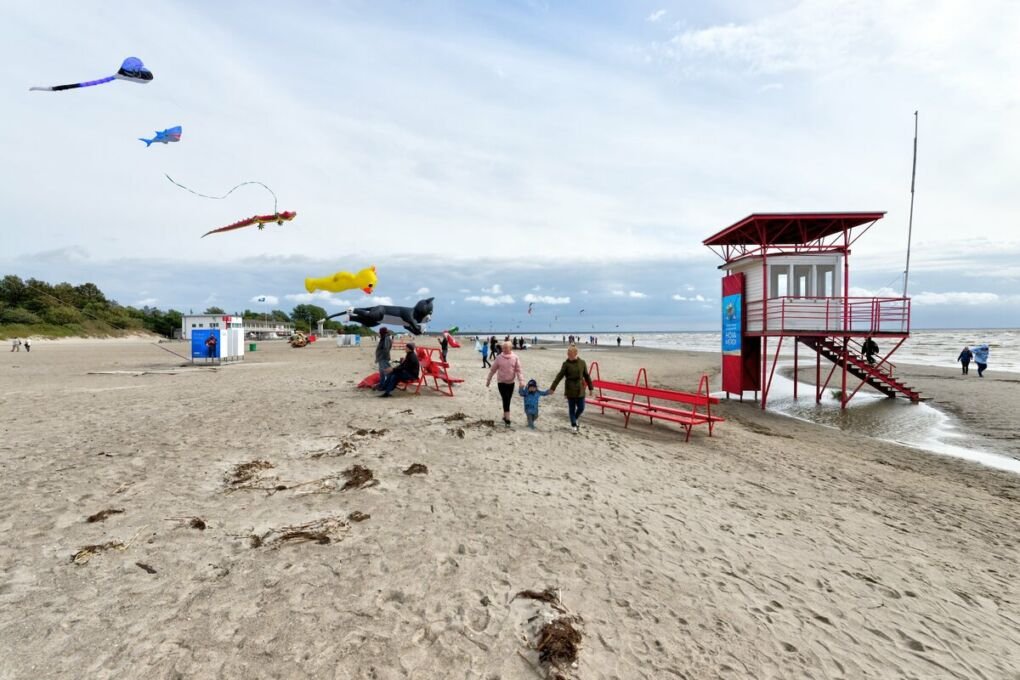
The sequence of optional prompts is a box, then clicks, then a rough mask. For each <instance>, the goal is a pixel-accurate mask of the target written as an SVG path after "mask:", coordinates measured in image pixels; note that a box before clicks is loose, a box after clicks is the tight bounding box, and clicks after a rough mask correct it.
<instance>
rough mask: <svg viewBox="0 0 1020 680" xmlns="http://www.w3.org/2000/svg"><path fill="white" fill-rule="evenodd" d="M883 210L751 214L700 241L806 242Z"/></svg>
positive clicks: (708, 243) (879, 215)
mask: <svg viewBox="0 0 1020 680" xmlns="http://www.w3.org/2000/svg"><path fill="white" fill-rule="evenodd" d="M884 216H885V211H882V212H828V213H753V214H751V215H748V216H747V217H745V218H744V219H742V220H740V221H739V222H737V223H736V224H732V225H730V226H728V227H726V228H725V229H723V230H722V231H720V232H719V233H717V234H715V235H714V236H710V237H708V238H707V239H705V240H704V241H703V243H704V244H705V245H706V246H709V247H711V246H735V245H756V246H761V247H765V246H771V245H797V244H807V243H813V242H815V241H818V240H819V239H823V238H825V237H826V236H831V235H833V234H841V233H843V232H844V231H849V230H850V229H852V228H854V227H859V226H861V225H863V224H870V223H873V222H876V221H878V220H880V219H882V217H884Z"/></svg>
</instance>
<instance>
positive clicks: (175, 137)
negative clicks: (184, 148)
mask: <svg viewBox="0 0 1020 680" xmlns="http://www.w3.org/2000/svg"><path fill="white" fill-rule="evenodd" d="M138 141H139V142H145V148H149V147H150V146H152V143H153V142H160V143H162V144H169V143H170V142H179V141H181V126H180V125H178V126H177V127H172V128H167V129H166V130H163V131H162V132H161V131H159V130H156V136H155V137H153V138H152V139H145V138H144V137H139V138H138Z"/></svg>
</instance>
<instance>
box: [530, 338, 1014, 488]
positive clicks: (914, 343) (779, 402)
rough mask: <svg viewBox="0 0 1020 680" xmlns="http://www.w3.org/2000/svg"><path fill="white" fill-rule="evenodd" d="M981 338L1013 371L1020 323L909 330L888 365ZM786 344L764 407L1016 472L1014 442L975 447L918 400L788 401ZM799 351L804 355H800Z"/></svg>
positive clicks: (648, 342)
mask: <svg viewBox="0 0 1020 680" xmlns="http://www.w3.org/2000/svg"><path fill="white" fill-rule="evenodd" d="M619 337H620V338H621V339H622V341H623V342H622V344H623V345H624V346H628V345H629V344H630V340H631V338H632V337H633V338H634V344H635V345H636V346H638V347H654V348H659V349H672V350H688V351H694V352H714V353H718V352H719V351H720V345H721V342H722V338H721V335H720V333H718V332H688V333H619ZM538 338H539V340H545V341H555V342H559V341H560V340H561V339H562V334H559V335H542V334H539V335H538ZM598 338H599V344H600V345H605V346H615V345H616V338H617V334H616V333H612V334H609V333H599V334H598ZM586 340H587V338H586V337H585V338H582V341H586ZM886 342H888V341H886ZM981 343H987V344H988V346H989V347H990V352H989V364H988V367H989V370H990V371H993V372H994V371H1008V372H1020V329H1001V328H985V329H968V330H922V331H914V332H913V333H911V336H910V338H908V339H907V341H906V342H905V343H904V344H903V346H902V347H900V348H899V349H898V350H897V351H896V354H894V355H893V363H901V364H918V365H924V366H948V367H954V366H957V365H958V364H957V363H956V357H957V356H959V354H960V350H961V349H963V346H964V345H965V344H967V345H976V344H981ZM880 344H882V343H880ZM773 346H774V345H773ZM792 347H793V344H792V343H791V342H789V341H787V343H785V345H784V348H783V352H782V353H780V363H779V366H778V370H776V373H775V377H774V380H773V384H772V390H771V393H770V395H769V410H771V411H773V412H775V413H780V414H783V415H786V416H789V417H791V418H797V419H799V420H805V421H809V422H812V423H816V424H818V425H822V426H825V427H831V428H834V429H839V430H845V431H850V432H855V433H857V434H862V435H866V436H869V437H874V438H875V439H881V440H885V441H891V442H895V443H898V444H903V445H905V446H910V447H913V448H917V449H922V450H924V451H929V452H932V453H937V454H941V455H947V456H954V457H957V458H963V459H966V460H969V461H972V462H976V463H980V464H982V465H986V466H988V467H992V468H996V469H999V470H1006V471H1009V472H1013V473H1017V474H1020V459H1018V458H1017V457H1014V456H1015V447H1013V446H1005V445H1003V443H1002V442H997V441H992V440H985V441H984V444H983V445H975V443H974V438H973V437H967V436H964V434H963V433H964V432H965V431H966V428H964V427H963V426H962V425H961V423H960V422H959V421H958V420H957V419H956V418H955V417H954V416H952V415H950V414H947V413H944V412H942V411H940V410H938V409H937V408H934V407H933V406H930V405H928V404H925V403H920V404H912V403H910V402H908V401H907V400H905V399H887V398H885V397H884V396H881V395H878V394H872V393H869V392H867V391H863V392H860V393H858V394H857V395H856V396H855V397H854V399H853V401H851V402H850V405H849V407H848V408H846V409H845V410H844V409H841V408H840V407H839V401H838V400H837V399H835V398H834V397H833V396H832V395H831V393H830V392H831V391H826V393H825V394H823V398H822V401H821V403H816V402H815V400H814V399H813V398H812V397H811V395H813V389H814V388H813V386H811V385H807V384H804V383H802V387H801V398H800V399H794V398H793V381H792V380H791V379H790V378H788V377H786V376H785V375H783V370H782V369H783V368H784V367H792V365H793V364H792V358H793V350H792ZM788 348H789V351H788ZM882 349H883V350H885V349H887V348H886V347H882ZM805 351H806V350H805ZM801 356H802V357H804V356H806V355H805V354H804V353H802V354H801Z"/></svg>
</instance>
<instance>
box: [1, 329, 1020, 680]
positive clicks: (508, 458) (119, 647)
mask: <svg viewBox="0 0 1020 680" xmlns="http://www.w3.org/2000/svg"><path fill="white" fill-rule="evenodd" d="M466 344H467V343H466ZM371 351H372V350H371V348H370V347H366V348H361V349H355V348H345V349H338V348H336V347H333V346H331V345H328V344H326V343H317V344H316V345H312V346H310V347H308V348H305V349H300V350H295V349H291V348H289V347H287V346H285V345H283V344H282V343H277V344H270V343H260V345H259V351H257V352H255V353H253V354H250V355H249V356H248V357H247V359H246V360H245V362H244V363H243V364H242V365H236V366H229V367H224V368H222V369H218V370H209V369H201V370H199V369H191V368H183V369H178V368H176V367H177V366H178V365H179V363H180V362H178V360H176V359H175V358H174V357H173V356H171V355H169V354H166V353H165V352H162V351H160V350H159V349H157V348H155V347H153V346H152V345H149V344H144V343H130V342H116V343H102V342H96V343H76V344H59V343H54V344H47V343H42V342H40V343H38V344H36V345H35V346H34V347H33V352H32V353H31V354H30V355H25V354H23V353H22V354H11V353H4V354H3V356H4V360H3V362H0V379H2V381H3V389H2V393H0V414H2V420H0V435H2V438H0V484H2V489H3V498H4V501H5V502H4V503H3V504H2V505H0V659H3V660H4V661H3V664H0V678H5V679H6V678H37V677H58V678H63V677H68V678H70V677H83V676H84V677H94V678H114V677H117V678H120V677H147V678H179V677H316V678H319V677H324V678H376V679H388V678H437V679H438V678H500V679H501V680H510V679H515V678H535V677H539V676H538V675H537V674H536V670H535V668H536V664H537V654H536V653H535V652H534V651H533V650H531V649H529V647H528V645H527V641H528V640H529V639H533V637H532V633H533V623H529V619H532V618H533V617H534V616H535V615H536V614H539V613H546V614H547V613H548V607H543V606H541V605H540V604H539V603H536V602H534V601H531V600H522V599H517V600H513V599H512V598H513V595H514V594H515V593H517V592H518V591H520V590H524V589H538V590H541V589H543V588H546V587H553V588H556V589H558V591H559V593H560V597H561V599H562V602H563V604H564V605H565V606H566V607H567V608H568V609H569V610H570V612H572V613H574V614H577V615H579V616H580V617H582V619H583V624H582V625H581V628H582V630H583V632H584V639H583V641H582V646H581V651H580V656H579V662H578V666H577V667H576V668H568V669H565V671H564V675H565V677H571V678H586V679H590V678H627V679H629V678H665V677H677V678H691V679H694V678H698V679H700V678H715V677H724V678H791V677H817V678H824V677H831V678H843V677H845V678H863V677H874V678H886V677H923V678H941V677H946V678H950V677H956V678H963V677H965V678H972V677H986V678H1005V677H1015V676H1017V674H1018V673H1020V651H1018V649H1020V644H1018V642H1020V595H1018V588H1017V586H1016V585H1015V584H1016V579H1017V576H1018V573H1017V571H1018V568H1017V558H1018V556H1020V550H1018V543H1020V477H1017V476H1016V475H1011V474H1008V473H1004V472H998V471H995V470H989V469H987V468H983V467H980V466H978V465H975V464H971V463H967V462H964V461H958V460H954V459H952V458H948V457H945V456H936V455H931V454H928V453H925V452H923V451H917V450H913V449H909V448H906V447H902V446H897V445H894V444H889V443H885V442H881V441H876V440H873V439H869V438H867V437H862V436H859V435H855V434H853V433H848V432H840V431H835V430H831V429H826V428H821V427H818V426H815V425H811V424H809V423H804V422H800V421H797V420H792V419H789V418H785V417H782V416H778V415H775V414H770V413H762V412H761V411H760V410H758V409H757V408H756V407H755V406H754V405H752V404H749V403H746V404H740V403H737V402H730V403H724V404H723V405H721V407H720V412H721V414H722V415H723V416H724V417H725V418H726V419H727V422H725V423H723V424H722V425H720V426H719V427H718V428H717V430H716V434H715V436H713V437H711V438H709V437H708V436H707V433H706V432H704V431H696V432H695V434H694V435H693V436H692V438H691V441H690V442H689V443H687V444H685V443H683V441H682V435H681V434H680V433H679V432H678V431H677V430H676V429H674V428H672V427H670V426H664V425H661V424H657V425H655V426H654V427H650V426H649V425H647V424H643V423H635V424H634V425H632V426H631V428H630V429H627V430H625V429H623V427H622V418H621V417H620V416H618V415H614V414H606V415H604V416H603V415H600V414H598V413H595V412H592V411H589V412H588V413H587V414H585V421H586V423H585V427H584V428H583V429H582V433H581V434H580V435H572V434H570V432H569V431H568V429H567V423H566V413H565V408H564V406H563V405H562V401H561V399H560V398H559V397H554V398H551V399H549V400H546V401H545V403H544V407H543V412H542V416H541V418H540V420H539V428H540V430H539V431H538V432H529V431H527V430H526V429H525V428H523V427H522V426H521V424H520V423H521V422H523V414H520V415H517V414H518V413H519V411H520V408H521V405H520V402H519V400H515V403H514V409H515V418H516V419H517V421H519V422H518V423H517V424H516V425H515V427H514V428H513V429H512V430H510V431H506V430H504V429H503V428H502V427H499V428H497V427H492V426H490V425H489V423H488V422H487V421H491V420H496V421H498V420H499V417H500V407H499V402H498V395H497V394H496V391H495V389H494V388H492V389H489V390H486V389H485V387H484V372H483V371H482V370H481V368H480V361H478V360H477V358H476V357H477V355H476V354H475V353H474V352H473V351H472V350H471V349H469V348H464V349H461V350H453V351H452V360H453V362H454V364H455V370H454V374H456V375H460V376H462V377H464V378H465V379H466V381H467V382H466V383H465V384H464V385H463V386H461V388H460V389H459V391H458V394H457V396H456V397H455V398H452V399H451V398H447V397H441V396H439V395H436V394H434V393H428V394H425V393H423V394H422V395H421V396H417V397H415V396H412V395H406V394H400V395H399V396H397V397H396V398H394V399H390V400H381V399H378V398H376V397H374V396H373V395H372V394H371V393H365V392H359V391H357V390H355V389H354V383H355V382H356V381H357V380H359V379H360V378H362V377H363V376H364V375H366V374H368V373H370V372H371V370H372V366H371V363H372V362H371ZM582 356H584V357H585V358H587V359H588V360H592V359H597V360H598V361H599V362H600V364H602V375H603V377H605V378H607V379H621V380H627V381H629V380H632V379H633V376H634V374H635V373H636V371H637V368H638V367H639V366H646V367H648V368H649V374H650V377H651V380H652V382H654V383H656V384H660V385H664V386H670V387H677V388H688V389H693V388H694V387H695V386H696V384H697V378H698V376H699V375H700V373H701V372H702V371H707V372H709V373H710V374H713V375H714V374H715V372H716V363H717V357H716V356H714V355H706V354H697V353H678V352H663V351H654V350H634V349H630V348H623V349H620V350H617V349H615V348H612V349H610V348H605V349H601V348H600V349H598V350H588V349H583V350H582ZM521 359H522V362H523V364H524V367H525V374H526V375H527V377H536V378H537V379H538V380H539V381H540V383H541V384H542V386H546V385H547V384H548V382H549V380H550V379H551V378H552V376H553V375H554V373H555V370H556V368H557V367H558V365H559V363H560V361H561V360H562V354H561V351H560V350H557V349H549V350H529V351H527V352H523V353H522V354H521ZM904 370H907V369H906V368H904ZM910 370H913V369H910ZM89 372H100V374H97V375H89ZM950 373H951V371H950ZM971 377H972V380H971V382H973V383H975V386H966V387H961V386H960V385H959V384H958V383H959V382H960V381H958V380H955V379H954V378H953V377H952V376H951V375H948V374H947V375H945V376H943V375H941V373H940V372H939V371H938V370H931V369H924V370H923V375H922V372H919V373H918V375H917V378H918V381H917V382H915V383H914V384H916V385H917V386H919V387H920V388H921V389H922V390H923V391H925V392H926V393H928V394H931V395H932V396H936V395H937V399H938V400H939V401H938V404H939V405H940V406H942V407H945V408H949V409H953V410H954V412H955V413H958V414H959V415H960V417H961V418H974V419H975V420H973V421H968V422H973V423H974V427H975V429H977V428H979V427H981V426H982V425H981V424H980V423H981V421H980V420H978V418H982V417H983V418H988V420H987V421H986V422H987V423H989V425H988V429H993V428H1004V429H1003V430H1002V432H998V429H996V432H998V434H997V436H1002V435H1003V433H1005V435H1009V433H1010V426H1009V424H1008V420H1009V417H1008V415H1005V414H1010V413H1015V412H1016V410H1017V405H1018V404H1017V391H1016V390H1015V386H1012V385H1011V384H1010V383H1006V382H1005V379H1004V378H1003V383H1002V384H997V383H996V380H999V379H1000V378H1001V376H996V377H995V378H994V379H991V380H990V379H989V378H987V377H986V378H985V380H984V381H983V383H982V384H981V385H976V376H971ZM922 381H924V382H922ZM717 387H718V384H717V376H715V378H714V380H713V388H717ZM976 390H981V391H976ZM989 390H995V392H994V395H993V394H991V393H990V392H989ZM1000 390H1001V391H1000ZM944 395H950V396H944ZM980 399H985V400H986V402H987V403H986V404H984V406H985V407H986V408H983V409H975V410H974V412H973V415H967V414H969V413H971V411H970V409H971V407H972V406H971V402H972V401H978V400H980ZM457 414H462V415H457ZM373 430H374V432H373ZM1015 430H1016V427H1015V426H1014V427H1013V431H1015ZM252 461H266V462H267V463H269V464H271V465H272V467H265V466H259V467H258V468H252V469H250V470H249V471H250V472H251V473H252V476H251V477H249V478H248V479H247V481H245V480H241V481H238V480H239V478H238V477H237V475H236V473H237V471H238V468H237V466H238V465H241V464H244V463H249V462H252ZM414 463H420V464H423V465H425V466H427V468H428V474H418V475H405V474H403V472H404V471H405V470H407V469H408V467H409V466H411V465H412V464H414ZM354 465H360V466H363V467H364V468H367V469H369V470H371V471H372V473H373V475H374V478H375V480H377V482H378V483H377V484H374V485H373V484H372V483H371V482H370V483H369V484H367V485H365V486H363V487H361V488H349V489H347V490H343V486H344V484H345V483H347V482H348V481H349V480H348V479H347V478H346V477H344V476H343V472H344V471H348V470H350V469H351V468H352V467H353V466H354ZM280 487H285V488H280ZM107 509H109V510H123V512H120V513H112V514H110V515H109V516H107V517H106V518H105V519H104V520H102V521H96V522H92V523H90V522H87V521H86V518H87V517H89V516H91V515H94V514H96V513H99V512H100V511H102V510H107ZM354 512H359V513H363V514H365V515H369V517H368V518H367V519H364V520H363V521H353V520H351V519H348V518H349V517H350V516H351V513H354ZM196 517H197V518H201V519H202V520H203V522H204V525H205V529H199V528H193V527H192V526H191V524H190V522H191V519H192V518H196ZM330 520H333V521H330ZM301 525H308V526H306V527H305V528H303V529H295V527H299V526H301ZM288 530H290V533H288ZM298 531H304V532H306V533H305V537H311V539H312V540H305V541H301V540H299V539H300V538H302V536H301V535H300V534H299V535H297V536H291V537H290V538H286V537H287V536H289V535H290V534H294V533H296V532H298ZM253 535H254V536H258V537H259V539H260V540H261V541H262V545H260V546H258V547H256V543H258V541H255V542H253V540H252V538H251V537H252V536H253ZM323 538H325V539H328V542H325V541H324V540H323ZM110 543H113V544H114V545H112V546H109V547H108V549H106V550H103V551H99V552H96V553H95V554H92V555H90V554H88V553H79V562H82V563H80V564H79V563H74V562H73V561H72V556H73V555H75V554H76V553H78V551H79V550H81V549H82V548H84V547H86V546H90V545H104V544H110ZM118 543H119V544H120V545H116V544H118ZM139 565H144V567H143V566H139ZM150 571H151V572H154V573H150Z"/></svg>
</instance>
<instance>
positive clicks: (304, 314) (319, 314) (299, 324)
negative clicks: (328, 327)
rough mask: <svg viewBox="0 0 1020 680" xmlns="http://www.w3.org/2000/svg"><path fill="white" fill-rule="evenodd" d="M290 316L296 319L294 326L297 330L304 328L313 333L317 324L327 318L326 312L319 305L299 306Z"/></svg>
mask: <svg viewBox="0 0 1020 680" xmlns="http://www.w3.org/2000/svg"><path fill="white" fill-rule="evenodd" d="M290 316H291V318H292V319H294V326H295V327H296V328H304V329H307V330H308V331H309V332H311V330H312V329H313V328H315V324H317V323H318V322H319V319H325V318H326V310H325V309H323V308H322V307H319V306H318V305H298V306H297V307H295V308H294V311H292V312H291V314H290Z"/></svg>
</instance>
